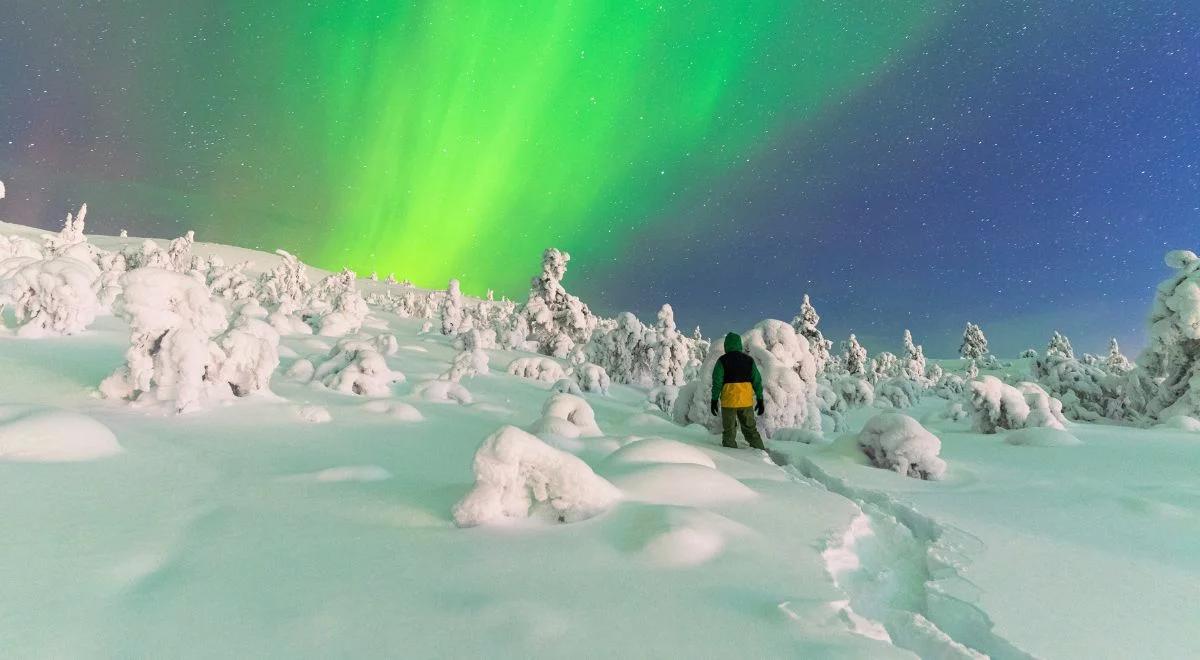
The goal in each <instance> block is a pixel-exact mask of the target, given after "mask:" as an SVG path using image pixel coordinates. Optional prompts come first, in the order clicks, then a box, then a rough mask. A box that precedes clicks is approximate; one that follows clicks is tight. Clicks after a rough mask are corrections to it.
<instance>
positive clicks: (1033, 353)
mask: <svg viewBox="0 0 1200 660" xmlns="http://www.w3.org/2000/svg"><path fill="white" fill-rule="evenodd" d="M1037 356H1038V352H1037V349H1033V348H1027V349H1025V350H1023V351H1021V357H1022V358H1026V359H1027V358H1035V357H1037Z"/></svg>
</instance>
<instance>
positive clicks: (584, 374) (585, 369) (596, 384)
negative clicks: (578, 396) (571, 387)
mask: <svg viewBox="0 0 1200 660" xmlns="http://www.w3.org/2000/svg"><path fill="white" fill-rule="evenodd" d="M575 378H576V380H578V381H579V387H580V388H582V389H583V391H584V392H595V393H597V394H608V387H609V384H610V383H609V380H608V374H607V373H606V372H605V371H604V367H601V366H600V365H597V364H591V363H587V364H581V365H579V366H578V367H576V368H575Z"/></svg>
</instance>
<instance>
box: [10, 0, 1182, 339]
mask: <svg viewBox="0 0 1200 660" xmlns="http://www.w3.org/2000/svg"><path fill="white" fill-rule="evenodd" d="M0 179H2V180H4V181H5V183H6V184H7V187H8V199H6V200H3V201H0V217H3V218H4V219H7V220H12V221H17V222H22V223H25V224H33V225H38V226H42V227H55V226H57V225H58V224H59V223H60V222H61V219H62V217H63V216H64V215H65V213H66V212H67V211H68V210H73V208H74V207H75V206H76V205H77V204H79V203H80V202H85V201H86V202H88V205H89V206H88V209H89V212H88V221H89V229H90V230H91V231H94V232H99V233H116V232H117V231H119V230H120V229H122V228H124V229H128V230H129V231H130V233H131V234H134V235H148V236H157V237H172V236H176V235H178V234H180V233H182V232H183V231H185V230H187V229H195V230H196V232H197V235H198V238H199V239H200V240H207V241H214V242H224V243H233V244H238V245H244V246H248V247H257V248H262V249H268V250H271V249H275V248H285V249H288V250H290V251H294V252H296V253H297V254H299V255H300V256H301V257H302V258H304V259H305V260H306V261H308V262H310V263H313V264H315V265H319V266H322V267H326V268H336V267H339V266H342V265H347V266H350V267H352V268H355V269H356V270H358V271H360V272H361V273H364V274H365V273H367V272H370V271H372V270H377V271H379V272H380V273H381V274H385V273H387V272H392V271H394V272H395V273H396V274H397V275H398V276H400V277H408V278H411V279H413V280H414V281H415V282H417V283H418V284H421V285H425V286H438V287H441V286H444V283H445V281H446V280H447V279H448V278H449V277H459V278H461V279H462V280H463V285H464V289H465V290H467V291H468V292H471V293H482V292H483V291H484V290H485V289H486V288H488V287H490V288H494V289H496V291H497V292H498V293H504V294H508V295H510V296H514V297H523V292H524V291H525V290H526V288H527V286H528V279H529V277H530V276H531V275H532V274H534V272H535V271H536V270H537V268H538V260H539V255H540V252H541V250H542V248H544V247H546V246H549V245H554V246H557V247H560V248H563V249H566V250H568V251H570V252H571V253H572V255H573V256H574V259H573V260H572V262H571V270H570V272H569V273H568V279H567V282H566V284H567V286H568V288H569V289H570V290H572V291H573V292H575V293H577V294H579V295H580V296H581V297H582V298H583V299H584V300H585V301H587V302H589V303H590V304H591V305H592V306H593V307H594V308H595V309H596V310H597V311H599V312H601V313H604V314H615V313H616V312H618V311H622V310H631V311H634V312H635V313H637V314H638V315H639V316H641V317H642V318H643V319H647V320H652V319H653V314H654V311H655V310H656V309H657V308H658V306H659V305H661V304H662V303H664V302H670V303H671V304H672V305H673V306H674V307H675V310H676V314H677V317H678V319H679V322H680V324H681V325H685V326H688V327H690V326H692V325H695V324H700V325H701V326H702V327H703V329H704V331H705V334H707V335H719V334H721V333H723V332H724V331H725V330H727V329H730V328H735V329H744V328H746V327H748V326H749V325H751V324H752V323H753V322H755V321H757V320H758V319H761V318H766V317H774V318H782V319H785V320H790V319H791V317H792V315H793V314H794V313H795V312H796V311H797V309H798V307H799V304H800V299H801V296H802V294H804V293H809V294H810V295H811V296H812V298H813V301H814V303H815V304H816V306H817V309H818V311H819V312H820V313H821V314H822V317H823V318H822V327H823V329H824V330H825V332H826V335H827V336H830V337H833V338H834V339H841V338H844V337H845V336H846V335H847V334H848V333H849V332H856V333H857V334H858V336H859V337H860V339H863V340H864V343H865V344H866V345H867V347H868V348H869V349H871V350H872V352H874V351H876V350H881V349H890V350H896V349H897V348H898V347H899V343H900V336H901V334H902V332H903V330H904V329H905V328H911V329H912V331H913V333H914V335H915V337H916V339H917V340H918V342H921V343H924V344H925V346H926V352H927V353H930V354H932V355H936V356H947V355H950V354H952V353H954V352H955V351H956V349H957V346H958V340H959V337H960V336H961V332H962V326H963V324H964V323H965V322H966V321H973V322H976V323H979V324H981V325H982V326H983V328H984V331H985V332H986V333H987V334H988V337H989V339H990V340H991V345H992V348H993V349H994V351H995V352H997V353H1000V354H1002V355H1015V354H1016V353H1017V352H1019V351H1020V350H1022V349H1024V348H1026V347H1028V346H1035V347H1037V348H1038V349H1039V350H1040V349H1042V348H1043V347H1044V345H1045V341H1046V339H1047V338H1048V336H1049V335H1050V333H1051V331H1052V330H1055V329H1057V330H1061V331H1063V332H1065V333H1067V334H1068V335H1070V336H1071V338H1072V340H1073V342H1074V344H1075V346H1076V348H1077V349H1078V350H1086V351H1093V352H1099V351H1101V350H1103V348H1104V343H1105V341H1106V339H1107V337H1108V336H1110V335H1115V336H1117V337H1119V338H1121V339H1122V340H1124V342H1125V343H1126V344H1127V345H1129V346H1128V347H1129V348H1130V349H1134V348H1136V347H1137V346H1139V345H1140V344H1141V341H1142V336H1143V328H1144V325H1145V317H1146V313H1147V310H1148V308H1149V304H1150V301H1151V298H1152V295H1153V288H1154V286H1155V284H1156V283H1157V282H1158V281H1160V280H1161V279H1163V278H1164V277H1165V276H1166V275H1167V274H1168V272H1169V271H1168V270H1167V269H1166V268H1165V267H1164V266H1163V264H1162V255H1163V253H1164V252H1165V251H1166V250H1168V249H1173V248H1189V249H1197V248H1200V3H1194V2H1160V1H1155V0H1149V1H1139V2H1112V1H1088V2H1069V1H1066V0H1062V1H1056V2H1001V1H996V2H982V1H981V2H969V3H952V2H929V1H923V0H889V1H888V2H880V1H878V0H861V1H858V2H850V1H838V0H829V1H826V2H816V1H811V2H807V1H800V0H795V1H791V2H756V1H749V2H748V1H746V0H727V1H725V0H709V1H707V2H688V3H684V2H669V3H668V2H663V3H657V2H627V3H615V2H609V1H608V0H586V1H580V2H563V1H545V2H515V1H514V2H497V1H490V2H488V1H483V0H463V1H461V2H417V3H401V2H397V1H396V0H391V1H389V2H382V1H379V0H365V1H362V2H326V3H320V2H308V3H301V2H296V1H293V0H286V1H285V0H268V1H257V0H246V1H244V2H207V3H205V2H196V1H194V0H186V1H185V0H155V1H153V2H151V1H146V2H84V3H78V2H75V3H64V2H56V1H54V0H9V1H8V2H6V3H4V7H3V9H0ZM1131 352H1132V351H1131Z"/></svg>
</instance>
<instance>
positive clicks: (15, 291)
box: [0, 256, 101, 337]
mask: <svg viewBox="0 0 1200 660" xmlns="http://www.w3.org/2000/svg"><path fill="white" fill-rule="evenodd" d="M99 276H100V270H99V269H98V268H97V267H96V266H95V264H93V263H92V262H91V261H90V260H88V261H83V260H80V259H76V258H74V257H68V256H58V257H50V258H47V259H35V258H32V257H14V258H11V259H6V260H4V261H0V309H3V308H4V307H6V306H8V307H11V309H12V311H13V317H14V319H15V320H16V322H17V326H18V330H17V334H18V335H19V336H22V337H43V336H46V335H73V334H78V333H80V332H83V330H84V329H85V328H87V326H88V325H90V324H91V322H92V321H93V320H95V318H96V315H97V314H98V313H99V312H100V311H101V306H100V301H99V300H98V299H97V297H96V288H98V287H97V279H98V278H99Z"/></svg>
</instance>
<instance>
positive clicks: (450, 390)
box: [413, 380, 473, 406]
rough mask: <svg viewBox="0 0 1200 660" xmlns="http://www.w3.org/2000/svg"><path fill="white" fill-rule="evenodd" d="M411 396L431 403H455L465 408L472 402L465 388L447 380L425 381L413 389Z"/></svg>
mask: <svg viewBox="0 0 1200 660" xmlns="http://www.w3.org/2000/svg"><path fill="white" fill-rule="evenodd" d="M413 394H415V395H417V396H418V397H420V398H421V400H423V401H429V402H432V403H457V404H459V405H463V406H465V405H467V404H469V403H471V401H473V399H472V398H471V393H470V392H469V391H467V388H465V387H463V386H462V385H460V384H459V383H452V382H450V381H448V380H427V381H425V382H424V383H421V384H420V385H417V386H416V387H415V388H413Z"/></svg>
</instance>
